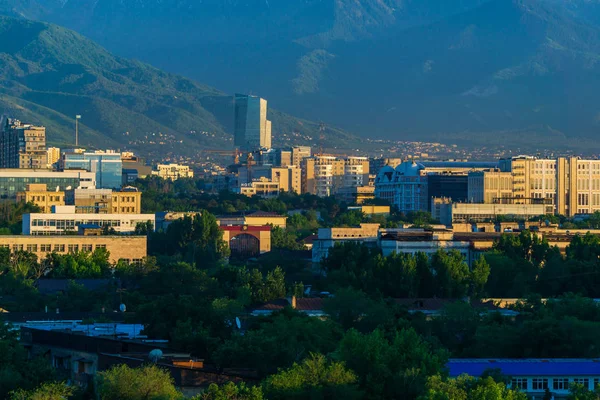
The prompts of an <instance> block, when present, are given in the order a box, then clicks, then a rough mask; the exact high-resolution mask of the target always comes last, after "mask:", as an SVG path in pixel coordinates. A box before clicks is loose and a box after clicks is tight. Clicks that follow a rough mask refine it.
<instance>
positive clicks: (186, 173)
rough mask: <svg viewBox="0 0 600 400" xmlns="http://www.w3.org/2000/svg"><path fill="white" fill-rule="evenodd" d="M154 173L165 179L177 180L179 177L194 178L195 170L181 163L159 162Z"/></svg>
mask: <svg viewBox="0 0 600 400" xmlns="http://www.w3.org/2000/svg"><path fill="white" fill-rule="evenodd" d="M152 175H157V176H159V177H161V178H163V179H170V180H172V181H175V180H177V179H179V178H193V177H194V171H192V170H191V169H190V167H188V166H187V165H179V164H158V165H157V166H156V171H152Z"/></svg>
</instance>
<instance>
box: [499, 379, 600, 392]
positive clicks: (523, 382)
mask: <svg viewBox="0 0 600 400" xmlns="http://www.w3.org/2000/svg"><path fill="white" fill-rule="evenodd" d="M550 381H552V386H551V387H550V385H549V383H550ZM571 383H576V384H579V385H583V386H584V387H586V388H589V386H590V379H589V378H553V379H548V378H533V379H531V385H529V378H513V379H512V381H511V386H512V388H514V389H520V390H523V391H544V390H546V389H552V390H568V389H569V385H570V384H571ZM593 383H594V387H596V386H598V383H600V378H594V379H593Z"/></svg>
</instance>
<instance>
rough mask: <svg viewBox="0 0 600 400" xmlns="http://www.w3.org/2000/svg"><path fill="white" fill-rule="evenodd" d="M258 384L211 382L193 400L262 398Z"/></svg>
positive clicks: (261, 399) (258, 399) (256, 399)
mask: <svg viewBox="0 0 600 400" xmlns="http://www.w3.org/2000/svg"><path fill="white" fill-rule="evenodd" d="M263 398H264V397H263V391H262V388H261V387H260V386H248V385H246V384H245V383H244V382H242V383H240V384H238V385H236V384H235V383H233V382H229V383H226V384H224V385H222V386H219V385H216V384H214V383H212V384H211V385H210V386H209V387H208V390H207V391H206V392H204V393H203V394H201V395H199V396H197V397H194V398H193V399H195V400H263Z"/></svg>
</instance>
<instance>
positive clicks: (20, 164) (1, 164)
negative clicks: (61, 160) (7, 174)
mask: <svg viewBox="0 0 600 400" xmlns="http://www.w3.org/2000/svg"><path fill="white" fill-rule="evenodd" d="M47 166H48V157H47V153H46V128H45V127H43V126H34V125H30V124H23V123H21V121H19V120H16V119H7V120H6V124H5V125H4V126H3V127H2V131H1V132H0V168H28V169H46V168H47Z"/></svg>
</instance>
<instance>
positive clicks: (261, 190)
mask: <svg viewBox="0 0 600 400" xmlns="http://www.w3.org/2000/svg"><path fill="white" fill-rule="evenodd" d="M233 192H234V193H238V194H243V195H244V196H248V197H253V196H259V197H262V198H265V199H273V198H275V197H277V196H279V193H280V192H281V187H280V186H279V182H273V181H271V180H270V179H267V178H258V179H254V180H253V181H252V182H248V183H242V184H240V186H238V187H237V188H234V190H233Z"/></svg>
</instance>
